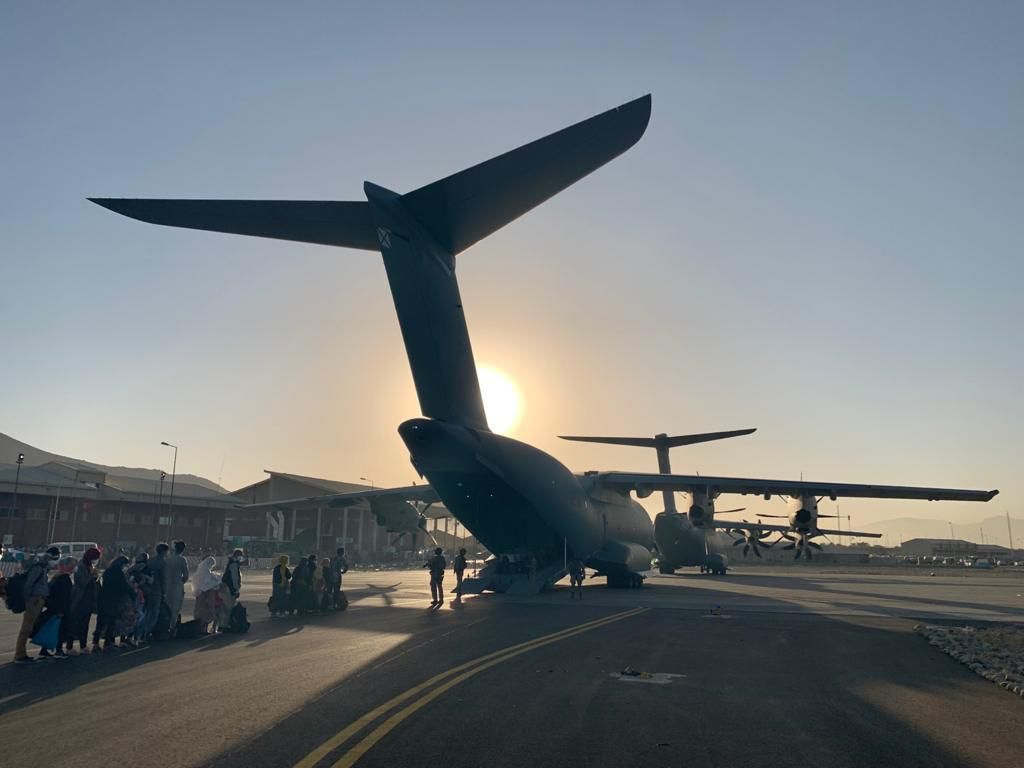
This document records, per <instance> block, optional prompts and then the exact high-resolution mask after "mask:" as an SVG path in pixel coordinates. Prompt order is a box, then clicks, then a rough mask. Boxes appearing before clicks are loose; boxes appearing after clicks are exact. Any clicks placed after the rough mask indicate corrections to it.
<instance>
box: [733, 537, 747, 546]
mask: <svg viewBox="0 0 1024 768" xmlns="http://www.w3.org/2000/svg"><path fill="white" fill-rule="evenodd" d="M745 541H746V539H736V541H734V542H733V543H732V545H733V546H734V547H738V546H739V545H740V544H743V543H744V542H745Z"/></svg>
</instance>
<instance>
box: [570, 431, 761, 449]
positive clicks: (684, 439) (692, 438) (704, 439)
mask: <svg viewBox="0 0 1024 768" xmlns="http://www.w3.org/2000/svg"><path fill="white" fill-rule="evenodd" d="M756 431H757V429H734V430H732V431H730V432H702V433H700V434H696V435H676V436H674V437H669V436H668V435H656V436H654V437H585V436H581V435H559V437H560V438H562V439H563V440H575V441H577V442H580V443H605V444H607V445H635V446H637V447H640V448H663V447H664V448H676V447H678V446H680V445H693V444H694V443H708V442H711V441H712V440H725V439H726V438H728V437H739V436H740V435H749V434H750V433H752V432H756Z"/></svg>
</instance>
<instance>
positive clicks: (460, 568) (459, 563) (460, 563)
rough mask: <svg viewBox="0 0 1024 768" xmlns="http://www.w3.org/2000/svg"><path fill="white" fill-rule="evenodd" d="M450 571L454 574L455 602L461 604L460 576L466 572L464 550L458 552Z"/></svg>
mask: <svg viewBox="0 0 1024 768" xmlns="http://www.w3.org/2000/svg"><path fill="white" fill-rule="evenodd" d="M452 571H454V573H455V602H456V603H461V602H462V576H463V574H464V573H465V572H466V550H465V548H463V549H460V550H459V554H457V555H456V556H455V560H454V561H453V562H452Z"/></svg>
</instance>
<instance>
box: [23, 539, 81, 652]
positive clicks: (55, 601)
mask: <svg viewBox="0 0 1024 768" xmlns="http://www.w3.org/2000/svg"><path fill="white" fill-rule="evenodd" d="M77 564H78V561H77V560H75V558H73V557H62V558H61V559H60V560H58V561H57V573H56V575H55V576H54V577H53V578H52V579H50V594H49V595H47V596H46V607H45V609H44V610H43V612H42V613H41V614H40V615H39V618H38V619H36V625H35V627H34V628H33V630H32V635H33V636H35V634H36V633H37V632H38V631H39V630H40V629H42V628H43V627H45V626H46V623H47V622H48V621H49V620H50V619H52V618H53V617H54V616H57V617H59V618H60V629H59V630H58V634H57V638H58V641H57V648H56V649H55V650H54V651H52V652H51V651H49V650H47V649H46V648H43V649H42V650H40V651H39V655H40V656H41V657H42V658H44V659H45V658H51V657H52V658H58V659H66V658H67V654H66V653H65V652H64V644H65V643H66V642H67V639H68V637H69V636H70V633H69V626H68V624H69V622H68V617H67V615H68V610H69V609H70V607H71V573H72V571H74V570H75V566H76V565H77Z"/></svg>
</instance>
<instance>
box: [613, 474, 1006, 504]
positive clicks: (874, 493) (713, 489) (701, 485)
mask: <svg viewBox="0 0 1024 768" xmlns="http://www.w3.org/2000/svg"><path fill="white" fill-rule="evenodd" d="M599 480H600V483H601V484H602V485H604V486H606V487H611V488H616V489H619V490H628V491H633V492H635V493H636V494H637V496H639V497H640V498H645V497H647V496H649V495H650V494H651V493H653V492H655V491H683V492H688V491H694V490H701V491H703V490H707V491H709V492H710V493H712V494H714V495H718V494H720V493H738V494H743V495H746V494H758V495H760V496H764V497H765V498H769V497H771V496H803V495H807V496H827V497H828V498H830V499H836V498H838V497H840V496H842V497H845V498H868V499H920V500H922V501H989V500H991V499H992V498H993V497H994V496H995V495H996V494H998V493H999V491H996V490H993V491H976V490H964V489H958V488H923V487H916V486H906V485H869V484H860V483H827V482H826V483H823V482H812V481H810V480H761V479H756V478H745V477H702V476H700V475H661V474H653V473H645V472H602V473H601V474H600V475H599Z"/></svg>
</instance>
